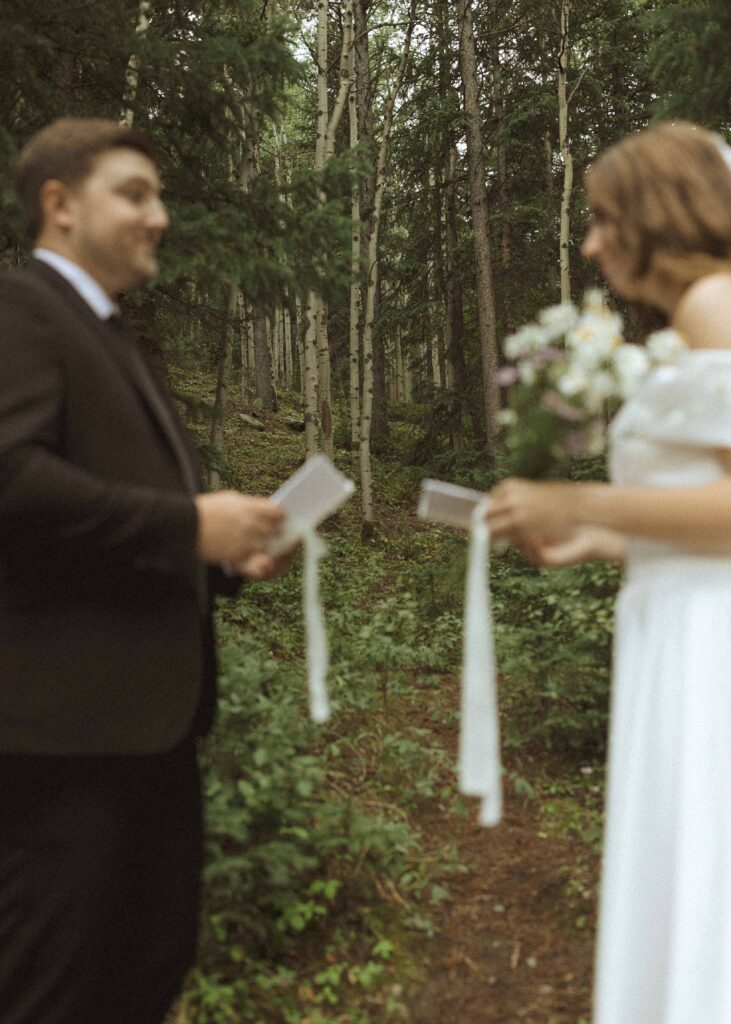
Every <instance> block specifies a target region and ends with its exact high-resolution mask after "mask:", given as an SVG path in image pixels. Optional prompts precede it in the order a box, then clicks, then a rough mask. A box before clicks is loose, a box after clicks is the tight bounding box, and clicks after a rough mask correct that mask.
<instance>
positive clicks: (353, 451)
mask: <svg viewBox="0 0 731 1024" xmlns="http://www.w3.org/2000/svg"><path fill="white" fill-rule="evenodd" d="M349 60H350V77H351V83H352V84H351V89H350V93H349V94H348V116H349V119H350V148H351V149H355V147H356V146H357V145H358V90H357V85H356V81H355V47H354V46H353V47H351V50H350V54H349ZM350 208H351V232H352V233H351V248H350V352H349V357H350V358H349V366H350V388H349V398H350V468H351V472H352V474H353V476H354V477H355V479H356V480H357V479H358V478H359V477H360V452H359V445H360V330H359V327H360V184H359V183H358V182H357V181H356V182H354V183H353V190H352V194H351V207H350Z"/></svg>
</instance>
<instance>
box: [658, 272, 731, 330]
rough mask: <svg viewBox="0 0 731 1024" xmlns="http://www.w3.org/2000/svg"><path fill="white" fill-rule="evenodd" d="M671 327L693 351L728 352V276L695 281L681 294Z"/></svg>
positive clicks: (730, 284)
mask: <svg viewBox="0 0 731 1024" xmlns="http://www.w3.org/2000/svg"><path fill="white" fill-rule="evenodd" d="M672 326H673V327H674V328H675V329H676V330H677V331H679V332H680V333H681V334H682V335H683V336H684V337H685V338H687V339H688V343H689V344H690V345H691V347H693V348H731V273H719V274H709V275H708V276H707V277H702V278H700V280H698V281H695V282H694V283H693V284H692V285H691V286H690V287H689V288H688V289H687V290H686V291H685V292H684V293H683V297H682V298H681V300H680V302H679V303H678V305H677V308H676V310H675V313H674V315H673V323H672Z"/></svg>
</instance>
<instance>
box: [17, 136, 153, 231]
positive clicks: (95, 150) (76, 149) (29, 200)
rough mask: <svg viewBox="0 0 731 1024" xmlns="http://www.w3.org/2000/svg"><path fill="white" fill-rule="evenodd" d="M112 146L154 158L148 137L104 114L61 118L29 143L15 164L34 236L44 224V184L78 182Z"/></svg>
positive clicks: (21, 193) (87, 174)
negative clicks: (134, 150)
mask: <svg viewBox="0 0 731 1024" xmlns="http://www.w3.org/2000/svg"><path fill="white" fill-rule="evenodd" d="M110 149H136V150H138V151H139V152H140V153H144V155H145V156H146V157H149V159H150V160H152V161H153V163H154V162H156V161H155V151H154V149H153V146H152V143H151V142H150V141H149V139H148V138H147V137H146V136H144V135H143V134H142V132H138V131H137V130H136V129H134V128H130V127H128V126H127V125H120V124H117V123H116V122H115V121H108V120H106V119H104V118H101V117H61V118H59V119H58V120H57V121H52V122H51V124H49V125H47V126H46V127H45V128H42V129H41V130H40V131H39V132H37V133H36V134H35V135H34V136H32V138H31V139H29V140H28V142H26V144H25V146H23V149H22V150H21V152H20V156H19V157H18V162H17V164H16V167H15V187H16V190H17V193H18V198H19V199H20V205H21V208H22V210H23V213H24V214H25V218H26V221H27V223H28V227H29V229H30V231H31V233H32V235H33V237H34V238H37V236H38V235H39V234H40V231H41V228H42V227H43V210H42V207H41V202H40V192H41V186H42V185H43V183H44V182H46V181H49V180H50V179H51V178H54V179H56V180H57V181H61V182H63V184H64V185H68V186H74V185H79V184H81V182H83V181H84V179H85V178H87V177H88V176H89V174H90V173H91V170H92V166H93V163H94V159H95V158H96V157H97V156H99V154H100V153H104V152H106V151H107V150H110Z"/></svg>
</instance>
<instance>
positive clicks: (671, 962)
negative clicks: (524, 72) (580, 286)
mask: <svg viewBox="0 0 731 1024" xmlns="http://www.w3.org/2000/svg"><path fill="white" fill-rule="evenodd" d="M586 184H587V191H588V198H589V203H590V206H591V225H590V227H589V231H588V234H587V236H586V239H585V241H584V245H583V253H584V255H585V256H586V257H587V258H589V259H593V260H596V262H597V263H598V264H599V267H600V269H601V271H602V274H603V275H604V277H605V278H606V281H607V283H608V284H609V286H610V288H611V289H612V290H613V291H614V292H615V293H616V294H618V295H619V296H621V297H622V298H624V299H626V300H629V301H631V302H634V303H638V304H641V305H643V306H645V307H649V308H652V309H654V310H656V311H659V312H660V313H661V314H663V315H664V317H665V319H666V321H667V324H668V326H669V327H671V328H673V329H675V330H676V331H677V332H678V333H679V334H680V335H681V336H682V338H683V339H684V341H685V342H686V344H687V351H686V352H685V354H684V355H682V356H681V358H680V359H679V360H678V362H677V363H676V364H674V365H671V366H670V365H669V366H663V367H660V368H658V369H656V370H654V371H652V372H651V373H650V374H649V375H648V377H647V379H646V380H645V382H644V384H643V385H642V387H641V389H640V390H639V392H638V393H637V395H636V396H635V397H634V398H632V399H630V400H629V401H628V402H627V403H626V404H625V406H624V407H623V408H622V409H621V411H620V412H619V414H618V415H617V416H616V418H615V420H614V422H613V423H612V426H611V429H610V475H611V481H612V482H611V483H608V484H605V483H533V482H529V481H525V480H517V479H511V480H506V481H504V482H503V483H501V484H500V485H499V486H498V487H497V488H496V489H495V490H494V491H493V501H492V504H491V507H490V510H489V513H488V516H489V522H490V527H491V532H492V535H493V537H503V538H507V539H509V540H511V541H512V542H514V543H516V544H517V545H518V546H519V547H521V548H522V549H523V550H524V551H525V552H526V553H527V554H528V555H529V556H530V557H532V558H533V559H534V561H536V562H538V563H540V564H544V565H566V564H570V563H572V562H578V561H584V560H590V559H597V558H602V559H611V560H616V561H623V562H624V564H625V580H624V584H623V586H622V589H621V592H620V595H619V599H618V605H617V619H616V638H615V661H614V680H613V692H612V709H611V728H610V744H609V773H608V795H607V816H606V831H605V842H604V863H603V874H602V888H601V898H600V921H599V933H598V946H597V969H596V981H595V996H594V1024H722V1022H725V1021H731V150H729V149H728V147H726V146H725V144H723V143H722V142H721V141H720V140H719V139H718V138H716V137H715V136H713V135H711V134H710V133H708V132H706V131H704V130H703V129H701V128H698V127H696V126H693V125H690V124H661V125H659V126H657V127H654V128H651V129H648V130H646V131H644V132H641V133H639V134H638V135H634V136H631V137H628V138H626V139H624V140H623V141H621V142H619V143H618V144H617V145H614V146H612V147H611V148H610V149H608V150H607V151H606V152H605V153H604V154H603V155H602V156H600V157H599V159H598V160H597V161H596V162H595V163H594V165H593V166H592V168H591V169H590V171H589V173H588V175H587V181H586Z"/></svg>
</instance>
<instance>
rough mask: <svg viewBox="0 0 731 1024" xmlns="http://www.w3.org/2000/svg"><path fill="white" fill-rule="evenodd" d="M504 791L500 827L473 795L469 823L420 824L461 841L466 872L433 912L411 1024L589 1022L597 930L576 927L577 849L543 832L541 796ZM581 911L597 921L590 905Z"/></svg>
mask: <svg viewBox="0 0 731 1024" xmlns="http://www.w3.org/2000/svg"><path fill="white" fill-rule="evenodd" d="M442 739H443V740H444V739H446V741H447V742H446V743H445V746H448V747H449V748H453V747H454V746H455V745H456V744H455V739H456V738H455V737H453V736H449V737H442ZM505 798H506V799H505V813H504V820H503V822H502V823H501V824H500V825H499V826H498V827H497V828H495V829H486V828H480V827H479V826H478V825H477V824H476V818H477V803H476V801H475V802H474V803H473V804H472V808H471V810H472V813H471V814H470V816H469V817H468V819H467V820H464V821H461V820H459V819H457V818H455V817H454V816H449V817H447V816H445V815H444V814H443V813H439V812H435V813H433V814H426V815H422V816H421V820H420V821H419V823H418V824H419V827H420V828H421V829H422V831H423V833H424V835H426V836H428V837H429V841H430V844H431V841H433V842H434V843H435V844H438V843H445V842H448V841H449V840H452V841H455V842H456V843H457V846H458V848H459V852H460V860H461V862H462V863H463V864H465V865H466V867H467V872H466V873H465V874H463V875H457V876H455V877H454V878H453V879H452V880H451V881H450V882H449V883H448V884H449V888H450V891H451V893H452V899H451V901H447V902H445V903H442V904H441V905H440V907H439V908H438V909H437V910H430V914H429V916H430V917H431V919H432V920H433V921H434V922H435V923H436V924H437V926H438V927H439V933H438V935H437V936H436V937H435V938H434V939H433V940H431V942H430V943H429V945H428V947H427V948H425V950H424V968H425V980H424V981H422V982H421V983H420V984H419V985H418V986H416V985H415V986H413V987H412V988H411V990H410V991H409V992H408V993H407V996H408V1000H407V1001H408V1005H409V1010H410V1014H411V1024H521V1022H525V1024H580V1022H584V1021H587V1022H588V1020H589V1014H590V998H591V997H590V987H591V975H592V946H593V928H592V927H591V926H590V927H587V928H586V929H585V930H583V931H579V930H578V929H577V927H576V924H575V921H576V917H577V908H576V906H575V905H574V906H572V905H570V903H569V901H568V900H567V897H566V894H565V887H566V880H567V875H566V869H565V865H566V864H567V863H571V862H572V861H573V859H574V857H575V853H576V850H575V848H574V845H573V844H572V842H571V841H570V840H564V839H558V838H554V837H550V836H547V835H546V834H545V833H543V832H542V829H541V824H540V821H539V818H538V807H537V804H536V802H534V801H527V800H525V799H523V798H522V797H517V796H515V795H514V794H513V793H512V792H511V790H510V787H506V793H505ZM580 909H581V911H582V912H584V913H587V912H588V915H589V918H590V919H591V918H593V912H594V908H593V907H592V906H589V907H586V906H582V907H581V908H580Z"/></svg>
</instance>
